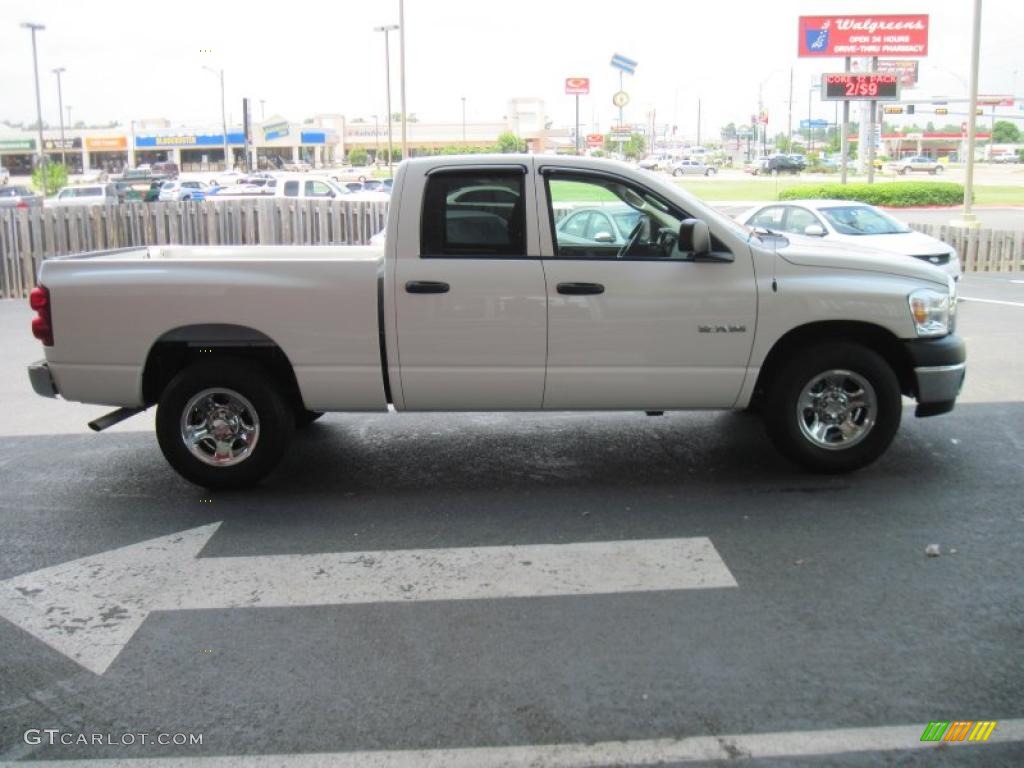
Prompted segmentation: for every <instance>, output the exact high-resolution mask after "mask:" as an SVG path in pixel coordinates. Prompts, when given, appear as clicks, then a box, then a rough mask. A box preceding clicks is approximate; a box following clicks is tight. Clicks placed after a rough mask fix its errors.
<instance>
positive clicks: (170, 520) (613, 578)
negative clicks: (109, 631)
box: [0, 275, 1024, 766]
mask: <svg viewBox="0 0 1024 768" xmlns="http://www.w3.org/2000/svg"><path fill="white" fill-rule="evenodd" d="M961 295H962V296H963V297H964V298H965V300H964V302H963V304H962V305H961V307H960V317H959V332H960V333H961V334H962V335H963V336H964V337H965V338H966V340H967V343H968V351H969V363H968V365H969V368H968V376H967V383H966V385H965V390H964V392H963V395H962V398H961V400H960V402H959V403H958V405H957V408H956V410H955V411H954V412H953V413H951V414H948V415H945V416H940V417H935V418H930V419H916V418H914V416H913V406H912V404H910V403H909V401H908V403H907V407H906V408H905V411H904V423H903V427H902V428H901V431H900V433H899V434H898V435H897V438H896V441H895V443H894V444H893V446H892V447H891V449H890V450H889V452H888V454H886V456H885V457H883V459H882V460H881V461H880V462H878V463H877V464H876V465H874V466H872V467H869V468H867V469H865V470H862V471H860V472H858V473H856V474H853V475H848V476H839V477H821V476H811V475H807V474H803V473H801V472H800V471H798V470H796V469H795V468H794V467H792V466H791V465H789V464H788V463H786V462H785V461H784V460H783V459H781V458H780V457H778V456H777V455H776V454H775V453H774V451H773V450H772V449H771V447H770V446H769V444H768V442H767V440H766V438H765V437H764V435H763V433H762V429H761V425H760V422H759V421H758V420H757V419H755V418H753V417H751V416H748V415H744V414H732V413H683V414H668V415H666V416H664V417H657V418H650V417H646V416H644V415H643V414H636V413H622V414H465V415H445V414H439V415H395V414H380V415H360V416H351V415H328V416H326V417H325V418H324V419H322V420H321V421H320V422H318V423H317V424H315V425H314V426H313V427H311V428H310V429H309V430H308V431H307V432H305V433H303V434H302V435H301V436H299V437H298V438H297V439H296V441H295V443H294V444H293V446H292V449H291V452H290V454H289V456H288V457H287V458H286V460H285V462H284V463H283V465H282V467H281V468H280V469H279V471H277V472H276V473H275V474H274V475H273V476H272V478H270V479H269V480H268V481H267V482H266V483H264V484H263V485H262V486H261V487H260V488H259V489H257V490H253V491H247V492H240V493H231V494H220V493H218V494H212V495H211V494H208V493H204V492H202V491H201V490H200V489H198V488H196V487H194V486H191V485H189V484H188V483H186V482H185V481H184V480H181V479H180V478H178V477H177V475H175V474H174V473H173V472H172V471H171V470H170V469H169V468H168V467H167V466H166V465H165V463H164V461H163V458H162V456H161V455H160V452H159V449H158V448H157V445H156V441H155V438H154V437H153V435H152V433H151V431H150V430H151V425H152V416H151V414H150V413H147V414H143V415H141V416H139V417H136V418H134V419H132V420H129V421H127V422H125V423H123V424H121V425H119V426H117V427H115V428H113V429H111V430H109V431H107V432H104V433H102V434H92V433H90V432H88V430H86V429H85V423H86V421H88V420H89V419H90V418H93V417H95V416H96V415H99V414H101V413H103V412H104V411H105V410H107V409H104V408H97V407H88V406H82V405H77V404H69V403H63V402H58V401H51V400H46V399H43V398H38V397H36V396H35V395H34V394H33V393H32V392H31V391H30V389H29V386H28V382H27V378H26V376H25V373H24V368H25V366H26V365H27V364H28V363H29V362H31V361H33V360H35V359H37V358H39V357H40V356H41V354H40V350H39V348H38V346H37V344H36V342H35V341H34V340H33V339H32V338H31V336H30V334H29V331H28V324H29V320H30V315H31V313H30V311H29V310H28V308H27V305H26V304H25V303H24V302H0V349H3V350H4V354H3V355H2V358H0V402H2V404H3V409H2V411H0V616H3V617H4V618H3V619H2V620H0V760H10V761H16V760H23V759H28V760H65V761H67V760H93V759H100V758H103V759H121V760H125V759H134V758H143V757H144V758H154V759H156V758H171V757H177V758H182V759H183V760H185V761H191V760H193V759H195V758H205V759H212V758H215V757H217V756H223V757H229V756H234V759H230V760H229V759H225V760H223V761H220V762H215V763H211V764H216V765H247V764H265V765H332V764H345V765H389V766H392V765H393V766H411V765H426V764H430V765H439V766H440V765H465V766H478V765H481V766H482V765H494V766H498V765H556V764H557V765H564V766H583V765H634V764H635V765H640V764H644V765H649V764H655V762H654V761H655V758H657V759H661V760H662V761H663V762H661V763H657V764H666V765H672V764H681V763H692V762H694V761H697V762H702V761H704V762H713V761H717V760H738V759H743V758H748V759H749V760H750V762H751V764H754V765H758V766H769V765H771V766H784V765H785V766H791V765H808V766H810V765H815V766H818V765H837V766H838V765H843V766H846V765H850V766H869V765H872V766H873V765H899V766H911V765H912V766H916V765H958V766H959V765H971V766H1013V765H1020V764H1021V763H1022V762H1024V697H1022V696H1021V691H1022V690H1024V590H1022V587H1021V584H1022V579H1021V573H1022V570H1021V562H1022V561H1024V505H1022V502H1021V499H1022V498H1024V473H1022V471H1021V467H1022V466H1024V384H1022V382H1024V345H1022V344H1021V342H1020V329H1021V328H1022V327H1024V326H1022V323H1024V275H968V276H966V277H965V278H964V279H963V281H962V287H961ZM154 539H159V540H160V541H158V542H152V541H151V540H154ZM931 544H938V545H939V547H940V551H941V554H940V556H938V557H928V556H926V554H925V549H926V547H928V545H931ZM131 545H136V546H133V547H131V548H130V549H126V550H124V551H123V552H122V553H121V554H119V555H114V556H111V555H108V554H105V553H109V552H110V550H114V549H118V548H127V547H130V546H131ZM666 546H667V547H669V548H670V551H669V554H668V556H667V557H664V556H663V552H664V550H663V549H662V548H663V547H666ZM673 547H676V548H677V549H672V548H673ZM492 548H493V549H492ZM410 551H412V553H410ZM659 553H662V554H659ZM673 553H675V554H673ZM80 558H85V559H86V560H85V562H83V563H80V564H78V565H76V566H75V568H78V569H85V570H91V571H92V576H93V577H96V574H98V573H99V572H100V571H102V570H103V569H104V568H106V569H108V571H109V572H110V573H112V574H114V575H113V576H112V577H111V578H109V579H108V580H107V581H106V582H103V583H104V584H105V585H106V586H105V587H104V589H107V590H109V595H105V594H99V593H98V592H97V593H90V594H76V593H75V592H74V591H68V590H69V583H70V581H71V580H73V579H74V578H75V577H76V574H79V573H80V572H82V573H84V571H78V570H74V569H72V570H69V571H61V569H60V568H56V569H55V568H54V567H55V566H60V565H61V564H64V563H68V562H70V561H75V560H78V559H80ZM659 558H661V559H659ZM640 560H644V561H645V562H647V561H649V562H650V563H653V565H652V567H651V568H650V569H649V570H650V571H651V573H650V574H649V578H648V576H636V577H635V579H634V580H632V581H631V579H630V576H629V574H628V573H627V574H625V575H623V573H622V572H621V569H620V568H619V566H621V565H622V564H623V563H630V562H637V561H640ZM453 563H454V564H455V565H453ZM458 563H469V564H470V565H469V566H467V568H468V569H469V570H463V571H460V570H458V568H459V566H458ZM474 564H481V565H480V568H482V569H483V570H482V571H480V570H477V567H476V565H474ZM310 565H315V566H316V568H317V569H319V570H312V569H311V568H310V569H307V570H303V569H305V568H306V567H307V566H310ZM453 568H454V569H455V570H454V571H453V570H452V569H453ZM663 568H667V569H668V573H669V576H670V577H671V578H672V579H678V582H677V583H678V586H677V587H676V588H667V587H666V586H665V584H664V582H663V578H662V576H663V574H659V573H658V571H659V569H663ZM42 569H51V570H50V571H46V572H44V574H42V575H35V576H33V578H34V579H35V581H32V580H26V579H27V578H28V577H29V576H32V575H33V574H37V572H38V571H41V570H42ZM332 569H335V570H334V571H332ZM353 569H356V571H357V573H356V574H355V576H353V575H352V570H353ZM487 569H491V570H487ZM673 569H677V570H673ZM627 570H628V569H627ZM319 571H323V573H322V574H321V573H319ZM341 571H344V572H345V573H346V574H348V575H347V576H346V577H345V578H348V579H349V582H347V586H346V589H347V590H348V592H347V594H349V595H350V597H349V598H348V599H344V600H342V599H334V598H331V597H330V596H328V597H324V590H323V589H322V588H320V587H318V586H317V579H318V578H321V577H322V578H324V579H332V578H335V577H336V573H337V572H341ZM538 571H540V573H539V574H538ZM677 571H678V572H677ZM453 572H454V573H455V574H456V576H455V578H452V576H451V574H452V573H453ZM471 573H475V574H476V576H475V581H474V580H473V579H468V575H470V574H471ZM480 573H484V574H485V575H484V576H480V575H479V574H480ZM645 573H646V571H645ZM69 574H70V576H69ZM361 574H365V576H362V575H361ZM382 574H383V575H382ZM129 582H130V583H129ZM469 582H472V583H469ZM570 582H571V583H570ZM97 583H99V582H97ZM28 584H44V585H45V586H46V588H47V589H52V590H54V592H55V595H54V598H53V605H52V608H53V609H54V612H55V614H57V615H58V616H59V615H61V614H62V613H64V614H67V612H68V611H74V610H76V607H75V605H72V603H76V604H79V603H81V604H86V605H90V606H93V605H94V606H95V608H96V609H97V610H99V611H109V610H110V607H109V606H107V605H106V604H105V602H104V601H105V600H107V598H110V596H111V595H113V596H114V597H124V596H125V595H129V596H131V597H132V599H134V600H135V602H133V603H131V605H129V607H128V609H127V611H128V612H130V613H131V614H132V616H133V617H134V619H136V620H135V621H134V623H133V624H132V625H131V626H130V627H129V628H128V629H126V630H125V631H124V632H123V633H122V634H120V635H118V636H117V638H115V639H116V642H114V641H111V643H110V644H109V645H108V646H106V647H104V648H97V647H96V645H95V644H91V645H90V644H89V643H88V642H83V641H81V639H80V638H81V637H82V633H78V636H77V637H76V631H75V627H74V626H73V625H72V624H71V623H63V624H61V621H62V619H59V618H47V617H30V616H27V615H23V614H19V613H18V612H17V611H16V610H14V609H12V607H11V606H13V605H15V604H16V600H17V594H20V593H18V590H19V589H21V590H25V589H29V588H30V587H28V586H26V585H28ZM552 584H554V585H555V587H552ZM72 587H73V585H72ZM32 588H37V587H32ZM62 590H63V591H62ZM157 593H159V595H157ZM111 599H113V598H111ZM62 601H63V602H64V603H65V604H64V605H62ZM90 601H92V602H90ZM126 604H127V603H126ZM121 610H125V609H121ZM113 620H114V621H116V620H117V616H116V615H113ZM33 621H35V622H37V623H35V624H33V623H32V622H33ZM84 621H85V619H83V622H84ZM47 622H51V623H50V624H47ZM55 625H59V627H60V628H61V631H60V632H57V633H56V634H55V633H54V632H52V631H50V630H52V629H53V627H54V626H55ZM33 629H35V630H37V632H34V631H33ZM119 631H120V630H119ZM39 635H43V636H44V637H50V638H52V637H58V639H57V640H54V641H53V642H50V641H43V640H41V639H40V636H39ZM76 654H77V656H76ZM947 720H948V721H956V720H973V721H979V720H995V721H997V723H998V724H997V726H996V727H995V729H994V731H993V735H992V737H991V739H990V741H989V743H986V744H968V743H943V744H938V745H929V746H927V747H925V748H920V747H921V743H920V734H921V733H922V732H923V731H924V729H925V727H926V726H927V725H928V723H929V722H931V721H947ZM30 729H59V730H60V731H61V732H62V733H68V734H73V735H74V734H103V735H106V736H108V737H109V736H113V738H114V740H117V739H120V738H121V737H122V736H123V735H124V734H127V733H132V734H139V733H147V734H158V733H163V734H179V733H182V734H201V735H202V739H203V743H202V744H201V745H173V744H171V745H154V744H149V745H143V744H140V743H138V741H136V743H134V744H127V745H126V744H122V743H115V744H80V743H72V744H69V745H62V744H59V743H58V744H55V745H49V744H46V743H41V744H35V743H28V742H30V741H31V739H26V737H25V734H26V731H28V730H30ZM337 753H344V754H337ZM256 755H271V756H274V757H271V758H267V759H266V761H265V762H263V763H256V762H255V757H254V756H256ZM652 756H653V757H652ZM344 760H348V761H349V762H343V761H344ZM431 761H433V762H431ZM64 764H65V765H70V764H71V763H64ZM154 764H158V765H170V764H172V763H167V762H156V763H154ZM173 764H175V765H184V764H185V763H184V762H181V763H173ZM199 764H200V765H202V764H204V763H202V762H200V763H199Z"/></svg>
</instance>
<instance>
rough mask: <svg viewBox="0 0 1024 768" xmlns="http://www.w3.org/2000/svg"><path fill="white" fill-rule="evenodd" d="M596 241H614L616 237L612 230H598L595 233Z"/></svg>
mask: <svg viewBox="0 0 1024 768" xmlns="http://www.w3.org/2000/svg"><path fill="white" fill-rule="evenodd" d="M594 242H595V243H614V242H615V237H614V235H612V233H611V232H598V233H597V234H596V235H594Z"/></svg>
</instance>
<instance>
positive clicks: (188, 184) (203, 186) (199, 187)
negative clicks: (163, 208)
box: [158, 179, 210, 203]
mask: <svg viewBox="0 0 1024 768" xmlns="http://www.w3.org/2000/svg"><path fill="white" fill-rule="evenodd" d="M209 189H210V185H209V184H207V183H206V182H205V181H198V180H194V179H190V180H186V181H165V182H164V183H163V184H161V185H160V195H159V197H158V200H159V201H160V202H161V203H171V202H180V201H183V200H205V199H206V193H207V191H208V190H209Z"/></svg>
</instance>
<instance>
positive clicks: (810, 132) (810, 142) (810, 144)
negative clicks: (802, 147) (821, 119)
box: [807, 85, 818, 153]
mask: <svg viewBox="0 0 1024 768" xmlns="http://www.w3.org/2000/svg"><path fill="white" fill-rule="evenodd" d="M816 90H818V89H817V87H816V86H813V85H812V86H811V87H810V88H808V89H807V152H808V153H810V152H813V151H814V125H813V124H812V123H811V97H812V96H813V95H814V92H815V91H816Z"/></svg>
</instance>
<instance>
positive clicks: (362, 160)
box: [348, 147, 370, 165]
mask: <svg viewBox="0 0 1024 768" xmlns="http://www.w3.org/2000/svg"><path fill="white" fill-rule="evenodd" d="M369 159H370V155H369V154H368V153H367V151H366V150H365V149H363V148H362V147H356V148H355V149H350V150H349V152H348V161H349V163H351V164H352V165H366V163H367V161H368V160H369Z"/></svg>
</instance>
